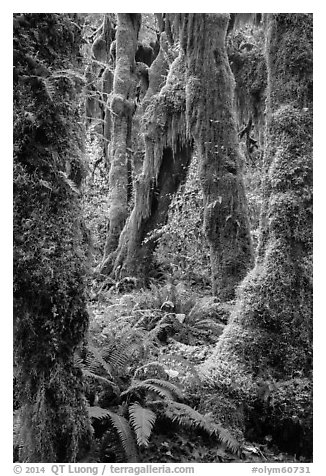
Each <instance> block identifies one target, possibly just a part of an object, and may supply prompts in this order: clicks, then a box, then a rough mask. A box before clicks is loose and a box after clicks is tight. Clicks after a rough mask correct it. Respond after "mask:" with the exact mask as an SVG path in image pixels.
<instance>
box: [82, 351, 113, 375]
mask: <svg viewBox="0 0 326 476" xmlns="http://www.w3.org/2000/svg"><path fill="white" fill-rule="evenodd" d="M88 350H89V351H90V352H91V354H92V355H93V357H94V359H95V360H93V359H92V360H90V359H89V357H87V359H86V362H87V364H88V367H89V369H90V370H91V371H92V370H94V371H95V372H96V371H97V370H98V364H100V366H101V367H103V369H104V370H105V371H106V372H107V374H108V375H109V376H110V378H113V375H112V373H113V369H112V366H111V365H110V364H108V363H107V362H106V360H105V359H104V358H103V355H102V354H101V352H99V351H98V350H97V349H96V348H95V347H93V346H91V345H90V346H88Z"/></svg>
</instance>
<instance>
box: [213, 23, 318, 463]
mask: <svg viewBox="0 0 326 476" xmlns="http://www.w3.org/2000/svg"><path fill="white" fill-rule="evenodd" d="M299 16H300V18H298V15H296V14H287V15H278V14H276V15H273V14H271V15H269V17H268V35H269V36H268V42H267V58H268V61H267V64H268V74H269V77H268V93H269V97H268V108H267V118H268V119H267V128H266V144H267V149H266V155H265V161H266V162H265V167H264V170H265V171H266V176H265V180H264V187H265V188H264V203H263V211H262V216H261V224H260V243H259V251H258V257H257V260H256V265H255V268H254V269H253V271H252V272H250V273H249V274H248V276H247V277H246V279H245V280H244V281H243V283H242V285H241V286H240V288H239V290H238V299H237V305H236V309H235V311H234V313H233V315H232V317H231V320H230V323H229V325H228V326H227V327H226V329H225V332H224V333H223V335H222V336H221V338H220V341H219V343H218V345H217V347H216V349H215V352H214V354H213V356H212V357H211V359H210V360H209V361H208V362H207V363H206V364H205V366H204V369H205V371H206V373H207V374H208V375H210V379H212V380H214V379H216V383H215V385H216V387H217V388H219V387H220V386H221V385H222V384H223V385H224V382H225V378H224V374H223V373H222V370H223V371H224V368H225V366H227V367H228V366H231V368H235V369H236V370H234V373H235V375H238V374H239V373H241V372H244V376H245V378H246V379H247V380H248V382H249V384H250V383H252V385H251V390H250V394H251V395H250V398H249V399H248V396H246V395H245V393H243V402H242V403H243V421H244V422H246V423H245V426H246V427H247V430H248V427H249V426H250V425H253V422H254V421H255V422H256V423H255V425H254V426H255V428H253V429H252V430H253V433H252V437H257V436H259V435H260V436H262V435H266V432H267V433H269V432H270V433H271V434H272V436H273V438H274V441H275V442H276V443H278V444H280V445H282V446H283V448H287V449H288V450H289V448H291V451H293V452H295V453H297V454H303V453H305V454H308V453H311V438H312V426H311V403H312V402H311V378H312V275H311V271H312V262H311V256H312V157H311V155H312V115H311V109H312V104H311V103H306V105H305V107H303V103H302V98H303V97H304V98H305V100H307V98H309V94H310V93H309V88H310V79H309V78H310V69H309V62H307V65H306V67H307V70H306V76H305V77H304V78H303V82H301V83H300V84H298V85H297V88H296V89H295V88H294V89H293V88H292V86H291V91H290V90H289V89H288V88H287V86H285V87H284V88H283V87H282V85H283V82H284V81H285V82H286V81H287V79H289V83H290V84H294V83H295V82H296V81H298V76H297V72H296V70H293V69H292V68H289V67H288V66H289V65H288V61H291V60H289V58H288V56H291V55H293V54H294V51H293V50H292V45H291V44H290V42H289V39H290V38H291V37H293V35H294V34H295V35H296V38H297V40H296V41H297V46H298V44H299V43H298V42H299V39H300V38H301V39H300V41H303V42H304V41H306V40H307V38H306V37H305V35H306V32H307V31H310V21H311V18H310V16H309V15H308V16H307V15H305V14H302V15H299ZM285 17H286V18H285ZM301 28H303V29H304V35H302V36H300V32H301ZM281 33H282V34H281ZM276 41H278V49H277V50H276V49H275V45H276ZM307 41H308V40H307ZM308 43H309V41H308ZM279 44H281V45H282V47H283V48H284V49H285V50H282V51H281V52H280V53H278V51H279V48H280V46H279ZM287 47H288V48H289V49H290V51H289V54H287V52H286V48H287ZM304 50H305V51H306V45H305V46H304ZM299 51H300V49H299V48H298V49H297V52H299ZM275 55H277V58H275ZM280 58H283V59H282V60H281V59H280ZM284 63H285V64H284ZM287 84H288V83H287ZM302 86H304V87H303V89H301V87H302ZM299 89H300V91H299ZM283 101H286V103H284V102H283ZM221 382H222V383H221ZM230 388H231V391H232V392H233V390H232V389H233V386H231V387H230ZM262 389H263V392H262ZM232 392H231V393H229V394H228V393H227V389H225V390H224V391H223V395H222V396H221V397H220V398H228V395H229V397H230V398H231V400H232V401H234V399H236V396H235V395H232ZM266 392H267V393H266ZM233 393H234V392H233ZM299 415H300V416H299ZM284 432H285V433H287V434H288V436H286V437H285V435H284V434H283V433H284ZM289 435H291V436H289ZM293 438H294V441H293ZM291 439H292V443H291V445H289V440H291ZM285 440H286V441H285Z"/></svg>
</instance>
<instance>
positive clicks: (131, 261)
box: [13, 13, 313, 463]
mask: <svg viewBox="0 0 326 476" xmlns="http://www.w3.org/2000/svg"><path fill="white" fill-rule="evenodd" d="M312 34H313V16H312V14H306V13H270V14H262V13H248V14H243V13H242V14H235V13H230V14H228V13H207V14H205V13H157V14H151V13H148V14H145V13H105V14H99V13H96V14H95V13H94V14H80V13H74V14H66V13H17V14H16V13H15V14H14V16H13V106H14V115H13V118H14V121H13V137H14V144H13V155H14V160H13V177H14V183H13V186H14V204H13V212H14V228H13V233H14V283H13V286H14V374H13V377H14V428H13V429H14V461H15V462H26V463H47V462H54V463H58V462H60V463H67V462H71V463H75V462H82V463H85V462H99V463H104V462H112V463H125V462H128V463H129V462H143V463H147V462H154V463H155V462H156V463H157V462H163V463H191V462H197V463H207V462H214V463H224V462H250V463H252V462H266V461H268V462H292V463H293V462H311V461H312V450H313V446H312V431H313V428H312V370H313V362H312V357H313V356H312V331H313V325H312V285H313V282H312V254H313V253H312V216H313V210H312V146H313V143H312V136H313V134H312V127H313V120H312V114H313V55H312V47H313V45H312Z"/></svg>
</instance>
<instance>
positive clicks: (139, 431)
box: [129, 403, 156, 446]
mask: <svg viewBox="0 0 326 476" xmlns="http://www.w3.org/2000/svg"><path fill="white" fill-rule="evenodd" d="M129 419H130V423H131V426H132V428H133V430H134V432H135V434H136V437H137V444H138V445H139V446H148V441H149V437H150V435H151V432H152V429H153V426H154V424H155V421H156V415H155V413H154V412H152V410H150V409H149V408H143V407H142V406H141V405H139V403H133V404H132V405H130V406H129Z"/></svg>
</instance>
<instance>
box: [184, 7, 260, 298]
mask: <svg viewBox="0 0 326 476" xmlns="http://www.w3.org/2000/svg"><path fill="white" fill-rule="evenodd" d="M183 21H184V25H183V27H182V29H181V31H182V32H183V33H182V34H183V38H182V40H181V44H182V45H183V48H184V50H185V54H186V58H187V59H186V71H187V74H186V78H187V79H186V81H187V83H186V104H187V106H186V109H187V129H188V134H190V135H191V136H192V137H193V138H194V140H195V144H196V146H197V149H198V153H199V174H200V180H201V185H202V188H203V194H204V207H205V208H204V229H205V233H206V237H207V239H208V242H209V245H210V249H211V268H212V288H213V293H214V294H216V295H218V296H219V297H220V298H221V299H228V298H232V297H233V296H234V291H235V287H236V285H237V284H238V283H239V282H240V281H241V280H242V279H243V278H244V276H245V275H246V273H247V271H248V269H249V268H250V267H251V265H252V247H251V239H250V230H249V222H248V217H247V204H246V197H245V193H244V186H243V181H242V171H241V158H240V152H239V143H238V137H237V129H236V122H235V116H234V109H233V104H234V86H235V83H234V78H233V75H232V72H231V70H230V66H229V62H228V58H227V54H226V47H225V36H226V28H227V24H228V15H227V14H189V15H185V16H184V20H183Z"/></svg>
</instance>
